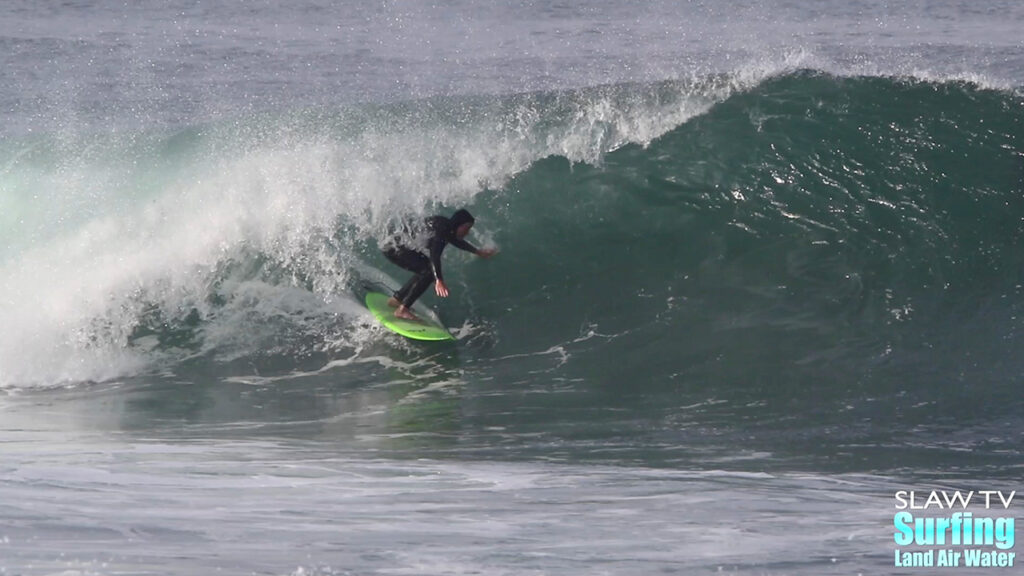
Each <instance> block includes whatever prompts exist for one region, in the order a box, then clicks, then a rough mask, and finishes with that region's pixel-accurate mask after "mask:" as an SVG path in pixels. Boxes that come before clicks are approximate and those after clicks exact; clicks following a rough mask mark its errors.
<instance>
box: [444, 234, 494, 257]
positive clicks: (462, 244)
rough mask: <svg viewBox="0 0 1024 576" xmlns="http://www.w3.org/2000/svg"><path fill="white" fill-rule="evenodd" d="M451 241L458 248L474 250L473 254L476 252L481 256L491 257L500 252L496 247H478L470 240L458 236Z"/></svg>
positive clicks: (467, 250)
mask: <svg viewBox="0 0 1024 576" xmlns="http://www.w3.org/2000/svg"><path fill="white" fill-rule="evenodd" d="M451 243H452V245H453V246H455V247H456V248H460V249H462V250H465V251H466V252H472V253H473V254H476V255H477V256H479V257H481V258H490V257H491V256H494V255H495V254H497V253H498V250H497V249H496V248H477V247H476V246H473V245H472V244H470V243H469V242H466V241H465V240H460V239H458V238H455V239H454V240H451Z"/></svg>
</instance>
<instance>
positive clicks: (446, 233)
mask: <svg viewBox="0 0 1024 576" xmlns="http://www.w3.org/2000/svg"><path fill="white" fill-rule="evenodd" d="M475 221H476V220H475V219H474V218H473V215H472V214H470V213H469V211H468V210H465V209H461V210H457V211H456V212H455V214H452V217H451V218H445V217H444V216H431V217H429V218H427V219H426V220H424V225H425V226H424V228H423V229H422V230H413V231H412V232H414V234H412V236H413V237H412V238H409V237H408V236H405V237H400V238H395V239H393V240H392V242H391V243H390V245H389V246H386V247H385V249H384V250H383V252H384V256H385V257H387V259H388V260H390V261H392V262H394V263H395V264H397V265H398V266H400V267H402V268H404V269H406V270H408V271H410V272H412V273H413V277H412V278H410V279H409V281H408V282H406V283H405V286H402V288H401V289H400V290H398V291H397V292H395V293H394V295H392V296H391V298H389V299H388V306H391V307H392V308H395V316H397V317H398V318H406V319H408V320H418V318H417V317H416V315H415V314H413V313H412V305H413V303H415V302H416V300H417V299H419V297H420V296H421V295H423V292H425V291H426V290H427V288H428V287H429V286H430V283H431V282H433V283H434V291H435V292H437V295H438V296H440V297H441V298H447V297H448V294H449V292H448V286H446V285H445V283H444V276H443V275H442V274H441V253H442V252H444V249H445V246H447V245H448V244H452V245H453V246H455V247H456V248H459V249H461V250H465V251H466V252H472V253H473V254H476V255H477V256H479V257H481V258H490V257H491V256H494V255H495V254H496V253H497V250H495V249H494V248H483V249H481V248H476V247H474V246H473V245H472V244H470V243H469V242H466V241H465V240H463V238H465V237H466V235H467V234H469V230H470V229H471V228H472V227H473V223H474V222H475ZM416 232H421V234H415V233H416Z"/></svg>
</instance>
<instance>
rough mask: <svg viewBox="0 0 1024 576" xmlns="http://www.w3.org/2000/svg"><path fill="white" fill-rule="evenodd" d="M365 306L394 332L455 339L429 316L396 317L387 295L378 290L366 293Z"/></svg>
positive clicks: (415, 338)
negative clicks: (412, 318)
mask: <svg viewBox="0 0 1024 576" xmlns="http://www.w3.org/2000/svg"><path fill="white" fill-rule="evenodd" d="M366 307H367V308H369V309H370V312H373V315H374V316H376V317H377V320H380V323H381V324H383V325H384V326H385V327H387V328H388V329H389V330H391V331H392V332H395V333H396V334H401V335H402V336H405V337H406V338H412V339H413V340H455V337H454V336H452V335H451V333H450V332H448V329H447V328H445V327H444V326H442V325H441V324H440V323H438V322H435V321H434V320H432V319H430V318H424V317H423V316H422V315H420V320H419V321H415V320H406V319H405V318H396V317H395V309H394V308H392V307H390V306H388V297H387V296H386V295H384V294H381V293H379V292H369V293H367V295H366Z"/></svg>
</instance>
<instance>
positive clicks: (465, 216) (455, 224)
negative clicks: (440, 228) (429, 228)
mask: <svg viewBox="0 0 1024 576" xmlns="http://www.w3.org/2000/svg"><path fill="white" fill-rule="evenodd" d="M448 222H449V224H450V226H451V231H452V233H453V234H454V233H455V231H456V230H458V229H459V226H462V225H463V224H472V223H474V222H476V219H475V218H473V215H472V214H470V213H469V210H466V209H461V210H456V211H455V214H452V217H451V218H450V219H449V220H448Z"/></svg>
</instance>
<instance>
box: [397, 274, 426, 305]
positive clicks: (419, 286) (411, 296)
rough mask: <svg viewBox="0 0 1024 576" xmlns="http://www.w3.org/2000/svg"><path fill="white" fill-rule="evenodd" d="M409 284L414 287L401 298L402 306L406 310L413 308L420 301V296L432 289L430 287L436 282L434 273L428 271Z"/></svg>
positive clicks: (415, 277)
mask: <svg viewBox="0 0 1024 576" xmlns="http://www.w3.org/2000/svg"><path fill="white" fill-rule="evenodd" d="M409 282H410V283H412V286H411V287H410V288H409V290H408V292H406V293H405V294H404V295H403V296H402V298H399V300H401V302H402V305H403V306H405V307H406V308H412V305H413V304H415V303H416V301H417V300H419V299H420V296H422V295H423V293H424V292H426V291H427V288H430V285H431V284H432V283H433V282H434V273H433V272H431V271H430V270H426V271H424V272H423V273H422V274H417V275H416V276H413V278H412V280H410V281H409Z"/></svg>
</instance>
